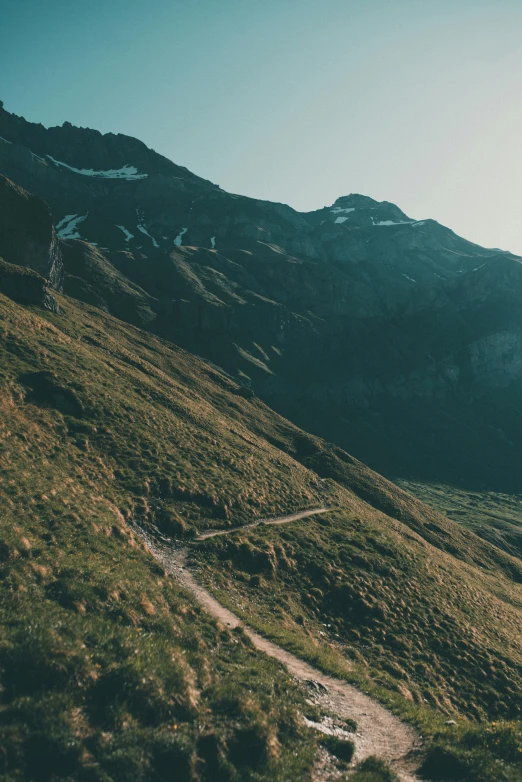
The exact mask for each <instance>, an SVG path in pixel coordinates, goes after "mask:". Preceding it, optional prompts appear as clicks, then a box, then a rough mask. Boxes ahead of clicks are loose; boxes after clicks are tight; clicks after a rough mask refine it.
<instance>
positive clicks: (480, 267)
mask: <svg viewBox="0 0 522 782" xmlns="http://www.w3.org/2000/svg"><path fill="white" fill-rule="evenodd" d="M485 265H486V264H485V263H483V264H482V266H476V267H475V268H474V269H472V270H471V271H473V272H478V270H479V269H483V268H484V266H485Z"/></svg>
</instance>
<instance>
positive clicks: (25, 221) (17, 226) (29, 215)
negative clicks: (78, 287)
mask: <svg viewBox="0 0 522 782" xmlns="http://www.w3.org/2000/svg"><path fill="white" fill-rule="evenodd" d="M0 215H1V220H0V255H2V256H3V257H4V259H5V260H7V261H8V262H9V263H13V264H16V265H17V266H26V267H27V268H29V269H33V270H34V271H35V272H38V274H39V275H41V276H42V277H45V278H46V279H47V280H49V284H50V285H51V287H53V288H56V289H57V290H60V289H61V286H62V281H63V265H62V259H61V253H60V248H59V245H58V242H57V239H56V233H55V229H54V224H53V220H52V217H51V213H50V211H49V207H48V206H47V204H45V203H44V202H43V201H41V200H40V199H39V198H36V197H35V196H34V195H31V194H30V193H28V192H26V191H25V190H23V189H22V188H21V187H18V185H15V184H14V183H13V182H11V181H10V180H9V179H6V178H5V177H3V176H0Z"/></svg>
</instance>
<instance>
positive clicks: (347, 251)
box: [0, 108, 522, 551]
mask: <svg viewBox="0 0 522 782" xmlns="http://www.w3.org/2000/svg"><path fill="white" fill-rule="evenodd" d="M0 136H1V137H2V139H3V141H1V142H0V173H3V174H4V175H5V176H7V177H9V178H10V179H12V180H13V181H14V182H16V183H17V184H19V185H21V186H22V187H24V188H26V189H27V190H29V191H30V192H32V193H34V194H35V195H37V196H39V197H40V198H42V199H43V200H45V202H46V203H47V204H48V205H49V207H50V209H51V213H52V215H53V219H54V222H55V225H56V232H57V235H58V237H59V238H60V239H62V242H61V248H62V249H61V252H62V255H63V262H64V291H65V292H66V293H68V294H70V295H72V296H74V297H76V298H77V299H80V300H82V301H85V302H88V303H90V304H94V305H95V306H97V307H99V308H101V309H103V310H105V311H106V312H109V313H111V314H113V315H115V316H116V317H118V318H121V319H124V320H126V321H128V322H129V323H132V324H134V325H137V326H140V327H142V328H145V329H147V330H148V331H150V332H153V333H155V334H156V335H158V336H161V337H163V338H166V339H169V340H173V341H174V342H176V343H177V344H178V345H180V346H182V347H184V348H186V349H187V350H190V351H191V352H194V353H196V354H198V355H200V356H202V357H204V358H206V359H208V360H210V361H211V362H213V363H215V364H216V365H218V366H220V367H222V368H223V369H224V370H225V371H226V372H227V373H229V375H230V376H231V377H233V378H235V379H236V380H237V381H239V382H240V383H241V384H243V385H245V386H247V387H248V388H251V389H252V390H253V391H254V392H255V393H256V394H257V395H258V396H259V397H260V398H262V399H264V400H265V401H266V402H267V403H268V404H270V405H271V406H272V407H273V408H274V409H276V410H277V411H279V412H280V413H282V414H283V415H285V416H287V417H289V418H290V419H291V420H293V421H295V422H296V423H297V424H298V425H300V426H302V427H303V428H305V429H307V430H309V431H312V432H314V433H315V434H317V435H319V436H322V437H325V438H326V439H328V440H332V441H334V442H336V443H338V444H339V445H340V446H341V447H343V448H346V449H347V450H349V451H350V452H351V453H353V454H355V455H356V456H357V457H359V458H361V459H362V460H363V461H365V462H366V463H368V464H369V465H370V466H372V467H373V468H374V469H376V470H378V471H380V472H383V473H384V474H386V475H388V476H389V477H391V478H392V479H393V480H396V481H407V482H408V486H409V487H410V488H411V489H412V490H414V491H419V492H421V493H422V492H423V491H424V490H425V489H424V487H426V486H429V485H434V484H438V485H440V484H446V485H451V486H454V487H457V488H459V489H464V490H466V491H468V492H471V491H481V492H483V491H486V490H488V491H493V492H497V493H498V492H500V493H505V492H508V493H510V494H513V493H514V492H515V493H516V492H518V491H519V486H520V479H519V476H520V471H521V469H522V451H521V448H520V443H521V438H522V418H521V414H520V412H519V406H518V398H519V392H520V390H521V378H522V361H521V360H520V347H521V340H522V331H521V314H520V307H519V298H520V292H521V291H522V277H521V272H522V266H521V264H520V260H519V259H518V258H516V257H515V256H513V255H512V254H510V253H502V252H499V251H498V250H489V249H485V248H481V247H479V246H477V245H475V244H473V243H471V242H468V241H466V240H465V239H462V238H461V237H459V236H457V235H456V234H455V233H453V231H451V230H450V229H448V228H445V227H444V226H442V225H440V224H438V223H437V222H436V221H434V220H430V219H423V220H413V219H412V218H410V217H408V216H407V215H406V214H404V213H403V212H402V211H401V210H400V209H399V208H398V207H396V206H394V205H393V204H391V203H388V202H377V201H374V200H372V199H371V198H368V197H366V196H361V195H349V196H344V197H341V198H339V199H338V200H337V201H336V202H335V204H333V205H332V206H330V207H325V208H324V209H320V210H317V211H315V212H309V213H298V212H296V211H295V210H293V209H291V208H290V207H288V206H285V205H282V204H276V203H270V202H266V201H260V200H256V199H252V198H245V197H242V196H238V195H233V194H229V193H226V192H224V191H223V190H221V189H220V188H219V187H217V186H216V185H213V184H212V183H210V182H208V181H206V180H204V179H201V178H199V177H197V176H195V175H193V174H191V173H190V172H188V171H187V170H186V169H184V168H182V167H180V166H176V165H175V164H173V163H171V162H170V161H168V160H166V159H165V158H163V157H162V156H160V155H157V154H156V153H155V152H153V151H152V150H149V149H147V148H146V147H145V146H144V145H143V144H142V143H141V142H139V141H137V140H135V139H131V138H129V137H126V136H122V135H113V134H106V135H101V134H100V133H98V132H96V131H92V130H88V129H83V128H75V127H73V126H72V125H70V124H69V123H65V124H64V125H63V126H62V127H60V128H50V129H45V128H43V127H42V126H41V125H34V124H32V123H28V122H26V121H25V120H24V119H23V118H20V117H16V116H15V115H12V114H10V113H9V112H7V111H6V110H5V109H3V108H2V109H0ZM432 496H433V497H435V495H432ZM448 510H449V512H451V508H449V509H448ZM457 510H458V509H457ZM489 522H490V523H492V524H493V525H494V527H495V530H496V532H495V535H496V536H497V540H498V541H499V542H500V543H501V544H502V545H504V546H505V547H506V548H507V550H510V551H515V550H520V542H519V538H518V533H516V530H515V529H514V528H513V527H512V526H511V525H510V529H509V531H508V532H506V529H505V527H503V526H502V525H499V524H497V522H496V521H495V520H494V519H491V518H490V519H489ZM487 526H488V528H489V526H490V524H489V523H488V525H487ZM515 526H516V524H515ZM500 527H502V529H500Z"/></svg>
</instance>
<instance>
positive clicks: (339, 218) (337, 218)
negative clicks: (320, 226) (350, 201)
mask: <svg viewBox="0 0 522 782" xmlns="http://www.w3.org/2000/svg"><path fill="white" fill-rule="evenodd" d="M347 220H348V218H347V217H336V218H335V222H336V223H345V222H346V221H347Z"/></svg>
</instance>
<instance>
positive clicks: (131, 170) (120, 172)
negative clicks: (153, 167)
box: [46, 155, 148, 179]
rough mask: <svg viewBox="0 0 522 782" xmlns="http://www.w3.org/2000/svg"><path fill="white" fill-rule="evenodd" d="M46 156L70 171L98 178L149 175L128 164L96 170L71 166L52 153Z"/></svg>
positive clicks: (142, 177) (125, 177)
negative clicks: (106, 169) (105, 169)
mask: <svg viewBox="0 0 522 782" xmlns="http://www.w3.org/2000/svg"><path fill="white" fill-rule="evenodd" d="M46 157H48V158H49V160H52V161H53V163H54V164H55V165H57V166H62V167H63V168H68V169H69V171H74V173H75V174H83V176H92V177H97V178H98V179H146V178H147V177H148V174H138V169H137V168H136V167H135V166H129V165H128V164H127V165H125V166H123V167H122V168H111V169H109V170H108V171H94V169H92V168H74V166H69V165H68V164H67V163H62V161H61V160H56V158H54V157H53V156H52V155H46Z"/></svg>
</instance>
